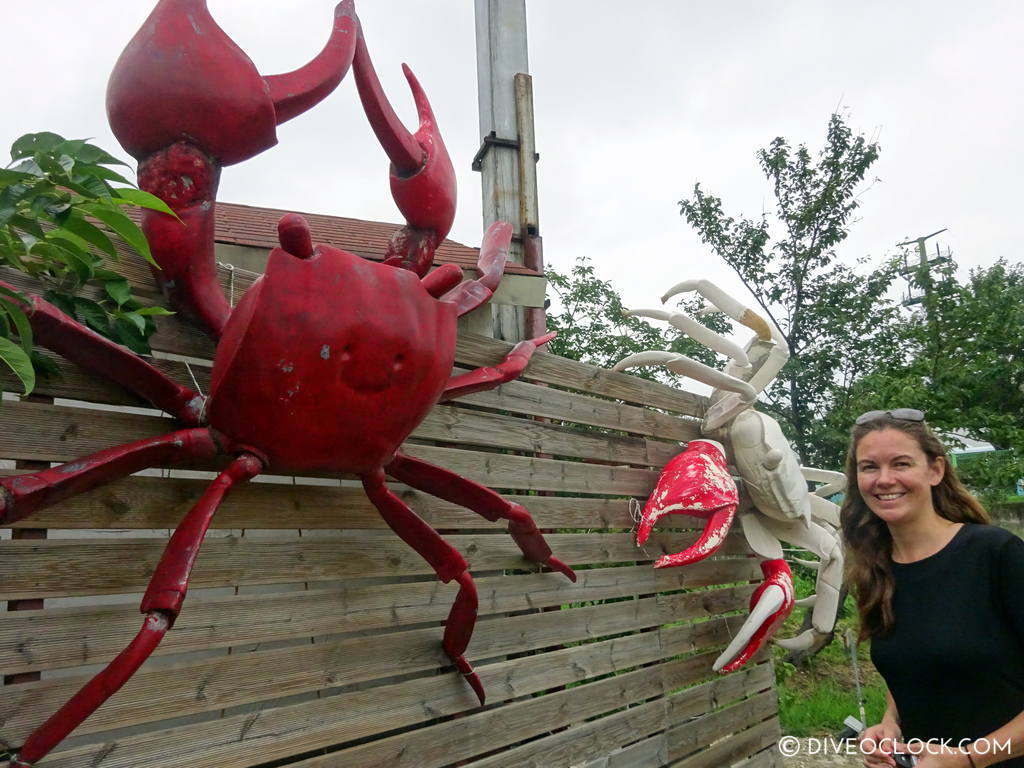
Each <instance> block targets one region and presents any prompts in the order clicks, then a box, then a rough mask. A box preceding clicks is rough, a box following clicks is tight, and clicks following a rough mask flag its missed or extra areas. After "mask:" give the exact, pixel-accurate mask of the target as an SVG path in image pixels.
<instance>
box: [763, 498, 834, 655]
mask: <svg viewBox="0 0 1024 768" xmlns="http://www.w3.org/2000/svg"><path fill="white" fill-rule="evenodd" d="M761 523H762V524H763V525H764V527H765V528H766V529H767V530H768V531H769V532H770V533H772V534H773V535H775V536H777V537H778V538H780V539H782V540H784V541H788V542H790V543H792V544H795V545H796V546H798V547H801V548H803V549H806V550H808V551H810V552H813V553H815V554H816V555H817V556H818V558H819V560H820V561H819V562H818V563H816V564H815V565H816V566H817V569H818V577H817V579H816V580H815V583H814V592H815V595H816V597H815V601H814V607H813V609H812V611H811V629H808V630H806V631H805V632H803V633H801V634H799V635H797V636H796V637H793V638H788V639H781V640H777V641H776V642H777V643H778V644H779V645H781V646H782V647H783V648H786V649H787V650H797V651H799V650H806V649H807V648H810V647H811V646H812V645H813V644H814V642H815V640H816V635H827V634H829V633H831V632H832V630H833V629H834V628H835V624H836V614H837V613H838V611H839V593H840V590H841V589H842V586H843V545H842V543H841V541H840V539H839V537H838V535H837V534H836V533H834V532H832V531H830V530H829V529H827V528H826V527H824V526H822V525H818V524H816V523H806V524H805V523H804V521H803V520H794V521H787V522H781V521H779V520H772V519H770V518H763V519H762V520H761Z"/></svg>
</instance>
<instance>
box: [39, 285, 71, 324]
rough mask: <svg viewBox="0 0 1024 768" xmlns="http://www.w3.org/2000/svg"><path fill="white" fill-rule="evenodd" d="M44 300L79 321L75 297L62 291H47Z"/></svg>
mask: <svg viewBox="0 0 1024 768" xmlns="http://www.w3.org/2000/svg"><path fill="white" fill-rule="evenodd" d="M44 298H45V299H46V300H47V301H48V302H50V303H51V304H53V306H55V307H56V308H57V309H59V310H60V311H61V312H63V313H64V314H65V315H67V316H68V317H70V318H72V319H76V320H77V319H78V318H77V316H76V315H75V299H74V296H70V295H69V294H66V293H63V292H61V291H47V292H46V294H45V296H44Z"/></svg>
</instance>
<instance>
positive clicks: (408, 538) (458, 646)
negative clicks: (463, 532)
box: [362, 469, 484, 704]
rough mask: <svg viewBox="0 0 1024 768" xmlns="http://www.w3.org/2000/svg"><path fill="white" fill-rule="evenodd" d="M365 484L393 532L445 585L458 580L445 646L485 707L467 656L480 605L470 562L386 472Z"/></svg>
mask: <svg viewBox="0 0 1024 768" xmlns="http://www.w3.org/2000/svg"><path fill="white" fill-rule="evenodd" d="M362 481H363V488H364V489H365V490H366V495H367V496H369V498H370V501H371V502H373V505H374V506H375V507H376V508H377V511H379V512H380V516H381V517H382V518H384V522H386V523H387V524H388V525H389V526H391V530H393V531H394V532H395V533H397V534H398V536H399V537H400V538H401V539H402V541H404V542H405V543H406V544H408V545H409V546H410V547H412V548H413V549H415V550H416V551H417V552H418V553H419V554H420V557H422V558H423V559H424V560H426V561H427V563H428V564H429V565H430V567H431V568H433V569H434V572H435V573H436V574H437V577H438V578H439V579H440V580H441V581H442V582H444V583H445V584H447V583H448V582H449V581H452V580H453V579H454V580H455V581H456V582H457V583H458V585H459V593H458V594H457V595H456V596H455V603H454V604H453V605H452V609H451V611H449V613H448V620H447V621H446V622H445V627H444V639H443V641H442V646H443V648H444V652H445V653H446V654H447V655H448V658H450V659H451V660H452V662H453V663H454V664H455V666H456V667H458V669H459V671H460V672H461V673H462V675H463V676H464V677H465V678H466V682H467V683H469V685H470V687H471V688H472V689H473V692H474V693H476V696H477V698H478V699H479V700H480V704H483V703H484V686H483V683H481V682H480V677H479V675H477V673H476V672H474V671H473V667H472V665H471V664H470V663H469V662H468V661H467V660H466V657H465V655H464V654H465V652H466V647H467V646H468V645H469V640H470V638H471V637H472V636H473V627H474V626H475V625H476V613H477V604H478V599H477V592H476V584H474V583H473V577H472V576H471V575H470V573H469V563H467V562H466V559H465V558H464V557H463V556H462V555H461V554H460V553H459V551H458V550H457V549H455V547H453V546H452V545H451V544H449V543H448V542H446V541H445V540H444V539H443V538H441V535H440V534H439V533H438V532H437V531H435V530H434V529H433V528H431V527H430V526H429V525H427V523H426V522H424V520H423V518H421V517H420V516H419V515H417V514H416V513H415V512H413V511H412V510H411V509H409V507H407V506H406V505H405V503H404V502H403V501H402V500H401V499H399V498H398V497H397V496H395V494H393V493H392V492H391V491H389V490H388V487H387V486H386V485H385V484H384V471H383V470H379V469H378V470H376V471H375V472H373V473H372V474H368V475H363V476H362Z"/></svg>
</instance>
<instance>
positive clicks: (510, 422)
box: [412, 405, 696, 469]
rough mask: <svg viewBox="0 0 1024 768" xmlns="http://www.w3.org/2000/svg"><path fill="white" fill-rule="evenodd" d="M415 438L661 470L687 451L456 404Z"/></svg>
mask: <svg viewBox="0 0 1024 768" xmlns="http://www.w3.org/2000/svg"><path fill="white" fill-rule="evenodd" d="M412 436H413V437H414V438H416V439H420V440H440V441H444V442H448V443H457V444H460V445H467V446H485V447H491V448H504V449H508V450H514V451H525V452H529V453H546V454H551V455H553V456H569V457H574V458H582V459H595V460H597V461H607V462H610V463H612V464H632V465H637V466H643V467H656V468H659V469H660V468H661V467H662V466H664V465H665V464H666V463H667V462H668V461H669V459H671V458H672V457H673V456H675V455H676V454H678V453H679V452H680V451H681V450H682V448H681V447H680V445H679V444H678V443H667V442H661V441H658V440H646V439H644V438H639V437H625V436H618V435H608V434H601V433H599V432H588V431H583V430H579V429H571V428H569V427H564V426H559V425H555V424H546V423H543V422H539V421H536V420H526V419H521V418H515V417H512V416H502V415H498V414H494V413H485V412H482V411H472V410H469V409H467V408H456V407H454V406H450V405H448V406H446V405H439V406H435V407H434V409H433V410H432V411H431V412H430V413H429V414H428V415H427V417H426V418H425V419H424V420H423V422H422V423H421V424H420V426H418V427H417V428H416V430H415V431H414V432H413V434H412ZM694 436H696V435H694Z"/></svg>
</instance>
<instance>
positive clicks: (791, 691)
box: [772, 566, 885, 736]
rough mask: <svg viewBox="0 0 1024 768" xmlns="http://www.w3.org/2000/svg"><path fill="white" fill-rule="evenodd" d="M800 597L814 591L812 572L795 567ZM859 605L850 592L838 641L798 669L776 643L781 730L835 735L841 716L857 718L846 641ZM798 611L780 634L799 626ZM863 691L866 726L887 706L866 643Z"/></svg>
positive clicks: (860, 652) (861, 657) (861, 655)
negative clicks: (787, 659)
mask: <svg viewBox="0 0 1024 768" xmlns="http://www.w3.org/2000/svg"><path fill="white" fill-rule="evenodd" d="M793 577H794V583H795V586H796V591H797V597H798V598H802V597H807V596H808V595H810V594H811V593H813V591H814V575H813V573H812V572H811V571H810V570H809V569H806V568H802V567H801V566H794V572H793ZM855 625H856V610H855V608H854V605H853V598H851V597H847V599H846V603H845V604H844V606H843V611H842V615H841V617H840V619H839V621H838V622H837V624H836V638H837V639H838V640H840V642H834V643H830V644H829V645H827V646H826V647H825V648H824V649H822V651H821V652H820V653H819V654H818V655H817V656H812V657H809V658H808V659H807V662H806V664H805V665H802V666H801V667H799V668H797V667H795V666H793V665H792V664H790V663H789V662H787V661H785V660H784V659H785V656H786V651H785V650H784V649H783V648H781V647H779V646H773V648H772V659H773V662H774V664H775V679H776V682H777V683H778V691H779V720H780V722H781V724H782V732H783V733H785V734H788V735H792V736H821V735H833V736H834V735H836V734H838V733H839V732H840V731H842V729H843V720H845V719H846V718H847V717H848V716H850V715H853V716H854V717H859V715H858V709H857V689H856V685H855V683H854V675H853V663H852V661H851V659H850V650H849V648H848V647H847V646H846V644H845V642H842V640H843V638H845V636H846V630H847V629H848V628H851V627H852V628H855ZM799 627H800V615H799V613H798V612H795V613H793V614H790V617H789V618H788V619H787V620H786V623H785V625H783V627H782V629H780V630H779V632H778V636H779V637H791V636H792V635H794V634H796V632H797V631H799ZM857 660H858V664H859V667H860V680H861V691H862V694H863V696H864V709H865V712H866V714H867V719H868V723H867V724H868V725H872V724H874V723H877V722H878V721H879V720H880V719H881V717H882V713H883V712H884V711H885V683H884V682H883V681H882V678H881V676H880V675H879V674H878V672H877V671H875V668H874V666H872V664H871V659H870V656H869V650H868V646H866V645H861V646H858V648H857Z"/></svg>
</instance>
